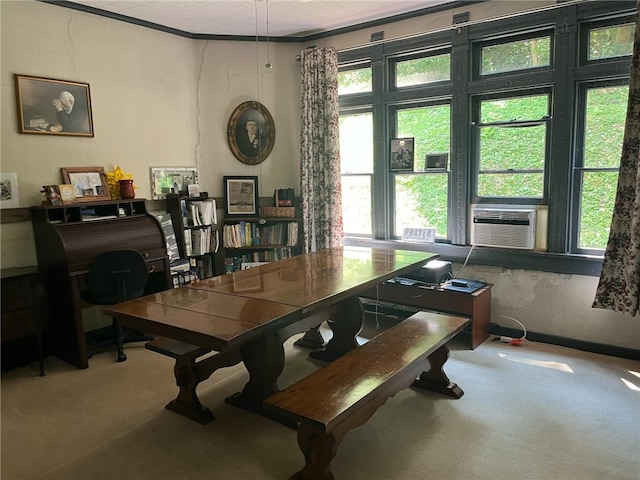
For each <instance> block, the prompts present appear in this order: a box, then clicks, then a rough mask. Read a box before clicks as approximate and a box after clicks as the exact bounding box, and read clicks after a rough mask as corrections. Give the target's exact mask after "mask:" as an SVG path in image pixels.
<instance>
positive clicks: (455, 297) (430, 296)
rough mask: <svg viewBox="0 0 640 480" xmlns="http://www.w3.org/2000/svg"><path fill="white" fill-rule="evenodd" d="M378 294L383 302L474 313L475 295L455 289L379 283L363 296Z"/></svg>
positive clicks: (466, 313) (442, 310) (457, 312)
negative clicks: (431, 288) (433, 288)
mask: <svg viewBox="0 0 640 480" xmlns="http://www.w3.org/2000/svg"><path fill="white" fill-rule="evenodd" d="M376 295H377V298H378V300H380V301H381V302H393V303H400V304H403V305H411V306H414V307H418V308H424V309H427V310H430V309H431V310H437V311H440V312H448V313H454V314H462V315H471V314H473V300H474V297H473V295H470V294H468V293H463V292H456V291H453V290H430V289H424V288H418V287H409V286H406V285H393V284H388V283H387V284H383V285H379V286H378V288H377V290H376V289H373V290H370V291H368V292H366V294H365V295H363V296H366V297H367V298H376Z"/></svg>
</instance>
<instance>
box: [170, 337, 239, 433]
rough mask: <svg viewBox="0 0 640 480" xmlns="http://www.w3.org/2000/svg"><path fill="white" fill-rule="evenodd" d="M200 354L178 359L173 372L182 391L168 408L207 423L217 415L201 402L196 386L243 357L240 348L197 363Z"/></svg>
mask: <svg viewBox="0 0 640 480" xmlns="http://www.w3.org/2000/svg"><path fill="white" fill-rule="evenodd" d="M199 355H200V354H199V353H197V354H195V355H183V356H181V357H179V358H177V359H176V364H175V366H174V368H173V372H174V374H175V377H176V384H177V385H178V387H179V388H180V391H179V392H178V396H177V397H176V398H175V399H174V400H171V402H169V403H168V404H167V406H166V408H167V409H168V410H171V411H172V412H176V413H179V414H180V415H184V416H185V417H187V418H190V419H191V420H195V421H196V422H198V423H201V424H202V425H206V424H207V423H209V422H211V421H212V420H213V419H214V418H215V417H214V416H213V413H211V410H209V409H208V408H206V407H203V406H202V403H200V399H199V398H198V395H197V394H196V387H197V386H198V384H199V383H200V382H202V381H204V380H206V379H207V378H209V377H210V376H211V375H212V374H213V372H215V371H216V370H218V369H219V368H222V367H230V366H232V365H236V364H237V363H240V361H241V359H240V352H239V351H238V350H227V351H225V352H220V353H217V354H215V355H213V356H211V357H209V358H206V359H204V360H202V361H200V362H198V363H196V358H197V357H198V356H199Z"/></svg>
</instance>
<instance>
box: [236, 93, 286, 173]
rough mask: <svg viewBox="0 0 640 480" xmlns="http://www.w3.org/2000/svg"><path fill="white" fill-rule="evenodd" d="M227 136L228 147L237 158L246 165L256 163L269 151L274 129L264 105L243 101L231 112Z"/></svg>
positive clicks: (273, 140)
mask: <svg viewBox="0 0 640 480" xmlns="http://www.w3.org/2000/svg"><path fill="white" fill-rule="evenodd" d="M227 136H228V141H229V148H231V152H232V153H233V155H234V156H235V157H236V158H237V159H238V160H240V161H241V162H242V163H244V164H247V165H257V164H259V163H262V162H263V161H264V160H265V159H266V158H267V157H268V156H269V154H270V153H271V150H272V149H273V144H274V142H275V136H276V129H275V124H274V123H273V118H272V117H271V114H270V113H269V110H267V109H266V108H265V107H264V105H262V104H261V103H258V102H244V103H241V104H240V105H239V106H238V107H237V108H236V109H235V110H234V111H233V113H232V114H231V118H230V119H229V125H228V127H227Z"/></svg>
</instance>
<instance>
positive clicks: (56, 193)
mask: <svg viewBox="0 0 640 480" xmlns="http://www.w3.org/2000/svg"><path fill="white" fill-rule="evenodd" d="M42 191H43V192H44V198H43V200H42V203H43V204H44V205H52V206H54V207H57V206H59V205H62V197H61V196H60V187H59V186H58V185H44V186H43V187H42Z"/></svg>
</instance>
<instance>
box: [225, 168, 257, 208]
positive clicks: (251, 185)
mask: <svg viewBox="0 0 640 480" xmlns="http://www.w3.org/2000/svg"><path fill="white" fill-rule="evenodd" d="M224 199H225V202H224V205H225V215H228V216H233V215H236V216H245V217H255V216H257V215H258V177H235V176H234V177H232V176H227V177H224Z"/></svg>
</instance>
